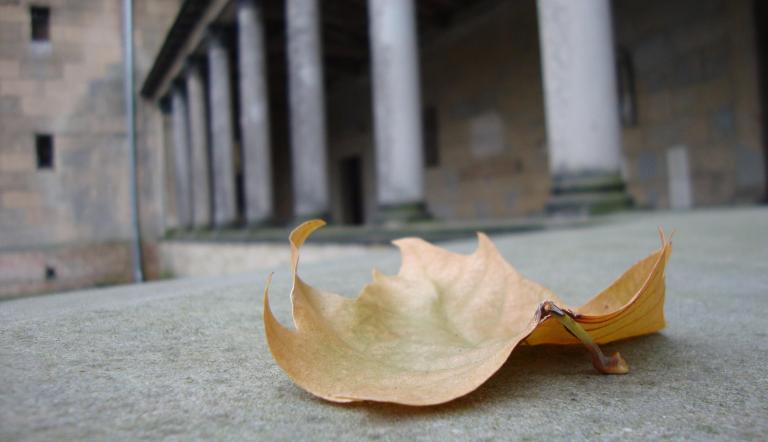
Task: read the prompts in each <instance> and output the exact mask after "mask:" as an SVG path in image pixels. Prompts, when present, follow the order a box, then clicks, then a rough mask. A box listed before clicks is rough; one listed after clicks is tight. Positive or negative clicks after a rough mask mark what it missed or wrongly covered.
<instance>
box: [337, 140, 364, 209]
mask: <svg viewBox="0 0 768 442" xmlns="http://www.w3.org/2000/svg"><path fill="white" fill-rule="evenodd" d="M362 164H363V162H362V161H361V160H360V156H359V155H355V156H350V157H346V158H343V159H342V160H341V165H340V166H341V167H340V169H341V196H342V222H343V223H344V224H363V221H364V219H363V218H364V212H365V208H364V203H363V165H362Z"/></svg>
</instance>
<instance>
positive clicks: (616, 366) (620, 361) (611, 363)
mask: <svg viewBox="0 0 768 442" xmlns="http://www.w3.org/2000/svg"><path fill="white" fill-rule="evenodd" d="M542 309H543V311H544V313H548V314H550V315H551V316H552V317H553V318H555V319H557V321H558V322H559V323H560V325H562V326H563V327H565V329H566V330H568V331H569V332H570V333H571V334H572V335H573V336H575V337H576V338H577V339H579V340H580V341H581V342H582V343H583V344H584V346H585V347H587V350H589V353H590V354H591V355H592V365H594V366H595V368H596V369H597V370H598V371H599V372H601V373H604V374H625V373H627V372H629V364H627V361H625V360H624V358H622V357H621V355H620V354H619V353H614V354H612V355H611V356H605V355H604V354H603V352H602V350H600V347H598V345H597V344H596V343H595V340H594V339H592V336H590V335H589V333H587V331H586V330H584V328H583V327H582V326H581V325H580V324H579V323H578V322H576V321H574V318H573V316H574V315H573V313H572V312H570V311H568V310H565V309H561V308H560V307H558V306H557V305H555V304H554V303H553V302H551V301H546V302H544V304H543V305H542Z"/></svg>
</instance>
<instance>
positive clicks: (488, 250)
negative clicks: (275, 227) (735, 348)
mask: <svg viewBox="0 0 768 442" xmlns="http://www.w3.org/2000/svg"><path fill="white" fill-rule="evenodd" d="M324 224H325V223H324V222H323V221H320V220H314V221H308V222H306V223H304V224H302V225H300V226H299V227H297V228H296V229H295V230H294V231H293V232H292V233H291V235H290V243H291V252H292V268H293V282H294V286H293V290H292V293H291V299H292V302H293V320H294V323H295V326H296V330H291V329H288V328H285V327H283V326H282V325H281V324H280V323H279V322H278V321H277V320H276V319H275V317H274V316H273V314H272V311H271V310H270V307H269V296H268V289H267V290H265V293H264V326H265V330H266V336H267V341H268V343H269V348H270V350H271V352H272V354H273V356H274V357H275V360H276V361H277V362H278V364H279V365H280V366H281V367H282V368H283V370H285V372H286V373H287V374H288V376H289V377H290V378H291V379H292V380H293V381H294V382H295V383H296V384H298V385H299V386H300V387H302V388H303V389H305V390H307V391H308V392H310V393H312V394H314V395H316V396H319V397H321V398H324V399H327V400H330V401H334V402H351V401H360V400H370V401H380V402H394V403H400V404H408V405H432V404H439V403H443V402H447V401H450V400H452V399H455V398H457V397H460V396H463V395H465V394H467V393H469V392H471V391H473V390H475V389H476V388H477V387H478V386H480V385H481V384H482V383H483V382H485V381H486V380H487V379H488V378H489V377H490V376H491V375H493V373H495V372H496V371H497V370H498V369H499V368H500V367H501V366H502V364H504V362H505V361H506V360H507V358H508V357H509V355H510V353H511V352H512V350H514V348H515V347H516V346H517V345H518V344H520V343H521V342H523V341H525V342H527V343H528V344H531V345H538V344H577V343H580V342H581V341H580V340H579V339H576V338H575V337H574V336H573V335H572V334H570V333H568V332H567V331H566V330H565V328H563V326H562V325H560V324H559V323H558V321H556V320H552V319H553V318H556V317H557V315H555V314H554V313H556V312H559V311H560V309H562V310H565V311H566V312H567V313H568V316H567V317H566V319H569V318H570V317H571V316H572V317H573V318H574V319H575V323H577V325H574V326H573V327H576V328H579V325H580V326H581V327H583V328H584V329H585V330H586V331H587V333H589V334H590V335H591V336H592V337H593V338H594V340H595V341H596V342H597V343H599V344H601V343H607V342H611V341H615V340H618V339H624V338H629V337H632V336H639V335H643V334H647V333H652V332H655V331H657V330H659V329H661V328H663V327H664V313H663V306H664V267H665V265H666V262H667V259H668V257H669V253H670V251H671V243H670V242H669V241H668V240H667V239H666V238H664V236H663V234H662V247H661V248H660V249H659V250H658V251H656V252H654V253H653V254H651V255H650V256H648V257H647V258H645V259H643V260H642V261H640V262H638V263H637V264H635V265H633V266H632V267H631V268H630V269H629V270H627V271H626V272H625V273H624V274H623V275H622V276H621V277H620V278H619V279H617V280H616V281H615V282H614V283H613V284H611V286H610V287H608V288H607V289H606V290H604V291H603V292H602V293H600V294H598V295H597V296H596V297H595V298H593V299H592V300H591V301H589V302H587V303H586V304H585V305H583V306H581V307H579V308H576V309H568V307H566V306H565V304H564V303H563V302H562V301H561V300H560V298H558V297H557V296H556V295H555V294H554V293H552V292H551V291H549V290H548V289H546V288H544V287H543V286H541V285H539V284H537V283H535V282H533V281H531V280H528V279H525V278H524V277H523V276H521V275H520V274H519V273H518V272H517V271H516V270H515V269H514V268H513V267H512V266H510V265H509V264H508V263H507V262H506V261H505V260H504V258H502V256H501V255H500V254H499V252H498V251H497V249H496V247H495V246H494V245H493V243H492V242H491V241H490V239H488V237H487V236H486V235H484V234H482V233H480V234H478V242H479V244H478V247H477V250H476V251H475V252H474V253H473V254H471V255H469V256H465V255H460V254H456V253H452V252H449V251H447V250H444V249H441V248H439V247H436V246H434V245H432V244H429V243H427V242H426V241H423V240H421V239H418V238H406V239H400V240H397V241H395V242H394V244H395V245H396V246H397V247H399V248H400V250H401V253H402V265H401V268H400V271H399V273H398V274H397V275H394V276H387V275H383V274H381V273H378V272H377V271H375V270H374V272H373V282H372V283H371V284H369V285H367V286H365V287H364V288H363V290H362V292H361V293H360V295H359V296H358V297H357V298H355V299H349V298H345V297H342V296H340V295H337V294H334V293H329V292H324V291H321V290H318V289H316V288H313V287H311V286H310V285H308V284H306V283H305V282H304V281H303V280H302V279H301V278H300V277H299V276H298V274H297V268H298V261H299V248H300V247H301V246H302V244H303V243H304V241H305V240H306V239H307V237H308V236H309V235H310V234H311V233H312V232H313V231H315V230H317V229H318V228H320V227H322V226H323V225H324ZM560 313H562V312H560ZM569 320H570V319H569ZM571 322H573V321H571ZM577 334H578V333H577ZM587 339H588V337H587ZM593 347H595V348H596V346H594V345H593ZM597 351H598V352H599V350H597ZM615 357H616V358H617V359H616V360H615V361H614V362H616V361H617V360H620V357H618V355H615ZM620 362H623V361H620ZM595 363H596V366H597V364H598V363H599V361H596V362H595ZM624 368H625V369H624V370H623V372H626V367H624ZM615 372H619V371H615Z"/></svg>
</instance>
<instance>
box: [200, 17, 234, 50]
mask: <svg viewBox="0 0 768 442" xmlns="http://www.w3.org/2000/svg"><path fill="white" fill-rule="evenodd" d="M232 31H233V29H232V27H231V26H227V25H223V24H217V23H215V24H211V25H209V26H208V28H207V29H206V31H205V42H206V44H207V45H209V46H210V45H218V46H225V47H226V42H227V40H228V39H229V37H230V36H231V34H232Z"/></svg>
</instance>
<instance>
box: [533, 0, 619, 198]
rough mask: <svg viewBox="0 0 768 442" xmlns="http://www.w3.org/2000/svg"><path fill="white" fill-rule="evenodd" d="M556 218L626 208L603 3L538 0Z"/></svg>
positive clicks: (608, 29)
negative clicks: (565, 214)
mask: <svg viewBox="0 0 768 442" xmlns="http://www.w3.org/2000/svg"><path fill="white" fill-rule="evenodd" d="M538 14H539V37H540V43H541V60H542V72H543V74H542V75H543V82H544V95H545V106H546V121H547V137H548V146H549V163H550V172H551V173H552V178H553V193H552V198H551V201H550V204H549V206H548V208H549V209H550V210H551V211H555V212H560V211H563V212H586V213H595V212H603V211H609V210H612V209H615V208H620V207H623V206H626V205H628V203H629V199H628V197H627V195H626V193H625V192H624V184H623V180H622V176H621V166H622V153H621V126H620V121H619V113H618V112H619V104H618V92H617V87H616V62H615V57H614V40H613V29H612V24H611V7H610V1H609V0H579V1H573V0H538Z"/></svg>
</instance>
